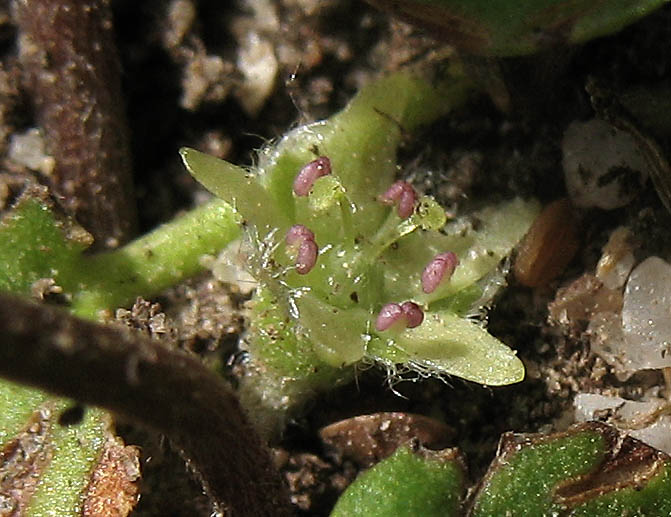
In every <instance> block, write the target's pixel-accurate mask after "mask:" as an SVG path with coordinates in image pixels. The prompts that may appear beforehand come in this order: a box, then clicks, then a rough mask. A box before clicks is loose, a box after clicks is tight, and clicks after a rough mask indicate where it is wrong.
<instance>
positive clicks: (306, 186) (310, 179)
mask: <svg viewBox="0 0 671 517" xmlns="http://www.w3.org/2000/svg"><path fill="white" fill-rule="evenodd" d="M327 174H331V160H329V159H328V158H327V157H326V156H320V157H319V158H317V159H316V160H312V161H311V162H310V163H308V164H307V165H305V166H304V167H303V168H302V169H301V170H300V172H299V173H298V174H297V175H296V178H295V179H294V194H296V195H297V196H307V195H308V194H309V193H310V191H311V190H312V186H313V185H314V183H315V181H317V179H319V178H321V177H322V176H326V175H327Z"/></svg>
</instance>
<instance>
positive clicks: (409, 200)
mask: <svg viewBox="0 0 671 517" xmlns="http://www.w3.org/2000/svg"><path fill="white" fill-rule="evenodd" d="M378 199H379V200H380V202H382V203H384V204H385V205H397V207H396V210H397V212H398V216H399V217H400V218H401V219H407V218H408V217H410V216H411V215H412V213H413V212H414V210H415V203H416V202H417V193H416V192H415V189H414V188H413V187H412V185H410V183H408V182H407V181H397V182H395V183H394V184H393V185H392V186H391V187H389V188H388V189H387V191H386V192H385V193H384V194H382V195H381V196H380V197H379V198H378Z"/></svg>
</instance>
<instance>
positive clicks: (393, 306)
mask: <svg viewBox="0 0 671 517" xmlns="http://www.w3.org/2000/svg"><path fill="white" fill-rule="evenodd" d="M422 321H424V312H423V311H422V309H420V308H419V305H417V304H416V303H413V302H403V303H401V304H398V303H388V304H387V305H385V306H383V307H382V309H380V313H379V314H378V315H377V319H376V320H375V328H376V330H378V331H379V332H382V331H384V330H387V329H389V328H390V327H391V326H392V325H394V324H396V323H397V322H403V326H404V327H406V328H410V329H411V328H415V327H417V326H418V325H420V324H421V323H422Z"/></svg>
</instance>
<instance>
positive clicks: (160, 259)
mask: <svg viewBox="0 0 671 517" xmlns="http://www.w3.org/2000/svg"><path fill="white" fill-rule="evenodd" d="M238 223H239V218H238V216H237V215H236V213H235V211H234V210H233V209H232V208H231V207H230V205H228V204H227V203H225V202H224V201H221V200H218V199H216V200H213V201H210V202H209V203H206V204H204V205H202V206H200V207H197V208H195V209H194V210H192V211H190V212H188V213H186V214H185V215H183V216H181V217H179V218H177V219H175V220H174V221H171V222H169V223H166V224H164V225H162V226H160V227H159V228H157V229H156V230H154V231H153V232H151V233H149V234H147V235H145V236H144V237H141V238H139V239H137V240H135V241H133V242H131V243H129V244H128V245H126V246H124V247H123V248H119V249H118V250H115V251H111V252H108V253H100V254H97V255H94V256H82V257H81V260H80V261H78V263H76V264H75V267H74V268H73V271H70V272H69V274H63V275H62V277H61V278H60V279H61V281H62V282H63V286H64V287H65V289H66V291H68V292H71V293H74V294H73V301H72V312H73V314H75V315H77V316H80V317H85V318H89V319H97V318H98V316H99V312H100V311H102V310H108V309H112V308H114V307H119V306H122V305H126V304H128V303H131V302H132V301H133V300H134V299H135V298H136V297H137V296H151V295H153V294H156V293H158V292H160V291H162V290H164V289H167V288H168V287H170V286H173V285H176V284H178V283H179V282H181V281H183V280H184V279H186V278H188V277H190V276H193V275H194V274H196V273H198V272H200V271H201V270H202V269H203V266H202V265H201V263H200V258H201V257H202V256H203V255H206V254H212V253H217V252H218V251H220V250H221V249H222V248H223V247H224V246H226V245H227V244H228V243H229V242H231V241H232V240H234V239H236V238H237V237H238V236H239V235H240V229H239V224H238Z"/></svg>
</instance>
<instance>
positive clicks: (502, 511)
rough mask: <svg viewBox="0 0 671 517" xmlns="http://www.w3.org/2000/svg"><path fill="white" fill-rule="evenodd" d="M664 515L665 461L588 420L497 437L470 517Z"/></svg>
mask: <svg viewBox="0 0 671 517" xmlns="http://www.w3.org/2000/svg"><path fill="white" fill-rule="evenodd" d="M670 514H671V458H669V456H667V455H666V454H664V453H662V452H659V451H656V450H655V449H653V448H652V447H649V446H647V445H645V444H643V443H642V442H639V441H638V440H635V439H633V438H630V437H622V436H620V434H619V432H618V431H617V430H615V429H614V428H612V427H610V426H607V425H605V424H599V423H596V422H590V423H587V424H581V425H576V426H573V427H572V428H570V429H569V430H568V431H566V432H563V433H556V434H552V435H547V436H543V435H513V434H512V433H508V434H506V435H504V436H503V438H502V439H501V444H500V445H499V453H498V456H497V458H496V459H495V461H494V462H493V463H492V465H491V466H490V468H489V471H488V473H487V474H486V475H485V478H484V481H483V482H482V484H481V485H480V487H479V490H478V492H477V494H476V496H475V501H474V505H473V510H472V512H471V514H470V515H471V517H490V516H491V517H494V516H499V515H529V516H536V515H558V516H559V515H584V516H594V517H605V516H613V517H615V516H621V515H636V516H650V517H653V516H662V515H670Z"/></svg>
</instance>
